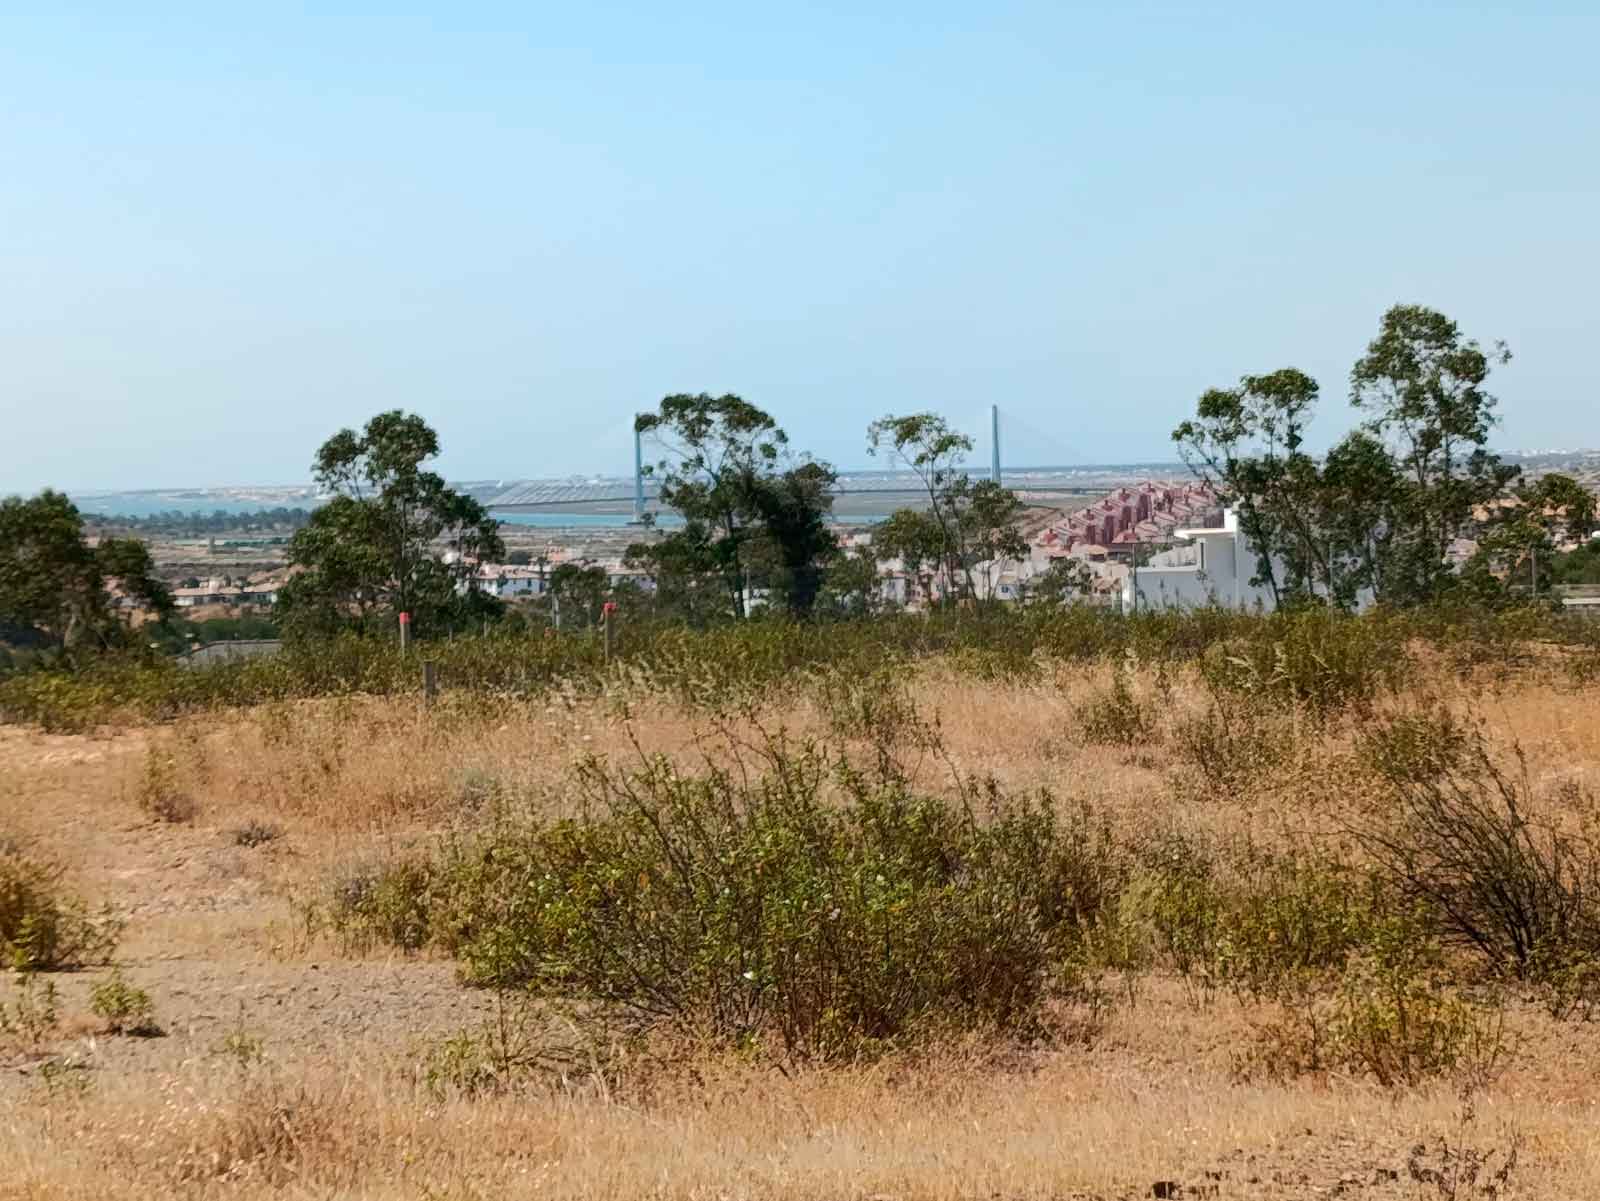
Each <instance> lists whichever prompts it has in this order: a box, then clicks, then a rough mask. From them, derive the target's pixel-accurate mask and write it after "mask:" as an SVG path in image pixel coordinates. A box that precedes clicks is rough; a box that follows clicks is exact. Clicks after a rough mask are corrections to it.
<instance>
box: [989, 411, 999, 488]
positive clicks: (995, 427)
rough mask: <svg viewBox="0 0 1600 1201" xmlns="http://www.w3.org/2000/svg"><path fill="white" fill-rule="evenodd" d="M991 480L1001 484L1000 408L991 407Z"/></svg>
mask: <svg viewBox="0 0 1600 1201" xmlns="http://www.w3.org/2000/svg"><path fill="white" fill-rule="evenodd" d="M989 478H990V479H991V480H993V481H994V482H995V483H997V484H998V483H999V482H1000V406H999V405H990V406H989Z"/></svg>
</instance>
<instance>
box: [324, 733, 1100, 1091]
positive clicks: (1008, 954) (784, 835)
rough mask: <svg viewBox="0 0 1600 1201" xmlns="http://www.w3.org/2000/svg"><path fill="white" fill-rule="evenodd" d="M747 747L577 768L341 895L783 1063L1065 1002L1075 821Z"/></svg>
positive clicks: (1093, 875)
mask: <svg viewBox="0 0 1600 1201" xmlns="http://www.w3.org/2000/svg"><path fill="white" fill-rule="evenodd" d="M759 759H760V761H759V762H758V763H753V764H746V765H744V767H743V768H740V769H727V770H724V769H708V770H706V771H705V772H703V773H701V774H697V775H691V774H684V773H682V772H680V771H678V770H677V769H676V768H674V767H673V766H672V765H671V764H669V763H668V762H666V761H665V760H661V759H649V760H646V761H644V762H643V763H641V764H640V765H639V766H638V767H637V768H636V769H635V770H632V771H628V772H614V771H612V770H610V769H608V768H607V767H605V766H603V765H602V764H601V763H599V762H598V761H591V762H589V763H588V764H586V765H585V766H584V767H583V768H582V770H581V771H580V773H579V777H578V787H579V792H580V796H579V798H578V799H579V803H580V805H581V808H582V811H583V816H582V817H581V818H578V819H574V820H568V821H564V822H561V823H558V824H555V825H551V826H540V827H536V828H534V829H532V830H527V831H522V832H517V833H513V832H510V831H501V832H499V833H498V834H497V835H495V836H494V837H492V838H491V839H489V840H488V841H485V842H482V843H479V844H474V845H457V846H455V847H453V848H451V849H450V851H449V852H448V853H447V854H446V855H445V857H444V859H443V862H442V863H441V864H440V865H438V866H437V867H435V868H434V869H432V873H431V874H427V873H423V874H419V873H418V871H417V870H416V869H414V868H411V867H406V868H403V869H401V870H400V871H399V872H398V873H394V874H392V875H391V877H389V878H380V879H379V880H376V881H373V882H371V883H369V884H367V885H364V887H363V891H362V894H361V896H360V898H359V899H358V901H357V903H356V905H355V906H354V909H355V911H356V912H358V913H360V914H361V915H362V918H361V920H362V921H363V922H364V923H366V924H365V925H364V926H363V928H365V929H380V930H382V931H384V932H385V933H386V934H388V935H389V936H391V937H393V938H394V939H395V941H398V942H399V943H400V944H401V945H411V944H413V943H414V942H415V941H417V937H418V934H419V932H420V931H422V930H424V929H425V930H427V931H428V932H429V935H428V936H429V937H430V938H431V939H432V940H433V941H434V942H436V943H438V944H439V945H441V946H444V947H446V948H447V949H450V950H452V951H454V953H455V954H457V955H458V956H459V957H460V958H461V959H462V961H463V963H464V970H465V972H466V975H467V977H468V979H470V980H472V981H474V982H476V983H480V984H486V985H494V986H501V987H506V986H518V987H523V988H526V989H529V990H531V992H532V994H533V995H535V996H549V997H569V998H573V999H575V1000H577V1001H580V1002H582V1003H585V1004H588V1005H590V1006H593V1007H594V1009H593V1012H595V1013H601V1012H604V1013H607V1014H611V1015H620V1017H621V1018H622V1019H624V1020H625V1021H626V1022H627V1023H628V1024H630V1025H631V1026H632V1027H633V1028H635V1029H638V1030H645V1029H662V1028H665V1029H671V1030H676V1031H679V1032H682V1033H690V1034H694V1035H697V1036H701V1037H706V1038H709V1039H711V1040H713V1041H716V1042H720V1043H723V1044H726V1045H733V1046H759V1047H761V1048H763V1049H765V1050H767V1051H769V1052H770V1053H773V1054H777V1055H780V1056H783V1057H785V1058H821V1059H836V1058H840V1057H849V1056H854V1055H857V1054H861V1053H863V1052H867V1051H870V1050H872V1049H873V1048H877V1047H883V1046H887V1045H893V1044H896V1043H899V1042H902V1041H904V1040H907V1039H913V1038H915V1037H918V1036H919V1035H923V1034H928V1033H930V1032H934V1031H942V1030H971V1029H991V1030H1000V1031H1016V1030H1020V1029H1025V1028H1029V1027H1031V1026H1032V1025H1033V1024H1034V1023H1035V1022H1036V1021H1037V1020H1038V1018H1039V1016H1040V1013H1041V1007H1042V1006H1043V1005H1044V1003H1045V1002H1046V1001H1047V1000H1049V999H1050V998H1052V997H1060V996H1068V995H1073V993H1074V991H1075V989H1076V986H1077V983H1078V980H1079V969H1078V962H1079V953H1080V952H1081V950H1082V945H1083V940H1082V931H1083V930H1084V929H1085V928H1086V927H1087V926H1088V925H1089V924H1090V923H1092V922H1093V921H1094V920H1095V918H1096V917H1097V916H1098V915H1099V914H1100V913H1101V912H1102V911H1103V910H1105V909H1107V908H1108V907H1110V906H1112V905H1114V904H1115V902H1116V898H1117V894H1118V891H1119V889H1120V886H1121V884H1120V881H1121V877H1120V875H1119V872H1120V870H1121V869H1120V867H1119V864H1118V860H1117V855H1116V853H1115V851H1114V849H1113V848H1112V846H1111V844H1110V840H1109V837H1108V836H1107V835H1106V834H1105V832H1104V830H1103V828H1101V827H1099V826H1098V825H1097V824H1096V823H1095V822H1094V821H1093V819H1092V818H1091V817H1090V816H1089V815H1088V814H1087V813H1084V812H1083V811H1081V810H1077V811H1068V813H1067V814H1066V815H1065V816H1062V815H1059V814H1058V812H1057V809H1056V807H1055V805H1054V803H1053V802H1052V800H1051V799H1050V798H1049V797H1047V796H1039V797H1024V798H1013V797H1010V796H1007V795H1006V794H1004V793H1003V792H1001V791H1000V790H999V789H998V788H997V787H994V786H992V785H989V786H985V787H983V788H978V789H974V790H969V793H968V796H967V799H966V801H964V802H959V801H950V800H945V799H940V798H936V797H930V796H924V795H920V794H918V793H915V792H914V791H912V790H911V789H910V787H909V785H908V783H907V781H906V780H905V779H904V777H903V776H901V775H899V774H898V772H897V771H896V769H894V768H893V766H892V764H891V763H890V762H888V761H887V760H884V759H880V760H879V761H878V763H877V764H876V765H875V767H873V768H870V769H865V770H863V769H858V768H857V767H854V766H852V765H851V764H850V763H849V762H847V761H846V760H845V759H843V758H842V757H840V756H838V755H836V754H834V753H832V752H830V751H829V750H827V749H826V748H825V747H823V746H821V745H819V744H816V743H811V742H800V743H793V742H790V741H788V740H787V739H785V738H784V737H783V736H781V735H773V736H771V737H770V738H769V739H768V740H767V741H766V742H765V743H764V744H763V746H762V748H761V750H760V753H759ZM397 896H398V897H401V898H404V900H403V901H401V902H400V903H398V904H397V905H395V906H390V905H387V904H385V905H380V904H379V903H378V898H381V897H397ZM413 902H415V904H413ZM393 910H398V912H399V914H400V915H401V918H402V920H400V921H398V922H397V921H394V920H392V917H391V916H390V914H391V912H392V911H393ZM373 912H376V913H377V914H380V915H382V916H380V917H378V918H376V919H374V918H370V917H368V916H367V915H368V914H369V913H373Z"/></svg>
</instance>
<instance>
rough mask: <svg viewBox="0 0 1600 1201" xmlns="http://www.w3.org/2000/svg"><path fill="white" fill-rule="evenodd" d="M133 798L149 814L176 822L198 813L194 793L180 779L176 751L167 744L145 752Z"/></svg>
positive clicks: (192, 817)
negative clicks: (142, 766)
mask: <svg viewBox="0 0 1600 1201" xmlns="http://www.w3.org/2000/svg"><path fill="white" fill-rule="evenodd" d="M134 798H135V800H137V802H138V804H139V808H140V809H142V810H144V812H145V813H146V814H148V815H149V816H150V817H152V818H154V819H155V820H156V821H161V822H169V823H172V824H174V825H177V824H184V823H188V822H191V821H193V820H194V819H195V815H196V814H197V813H198V812H199V806H198V804H196V802H195V799H194V796H193V794H192V793H191V792H190V791H189V790H188V789H187V788H186V787H185V786H184V782H183V780H182V779H181V775H180V765H179V761H178V756H177V754H176V753H174V751H173V750H172V749H171V748H169V747H165V746H153V747H151V748H150V749H149V750H148V751H146V752H145V757H144V768H143V770H142V771H141V772H140V775H139V782H138V785H137V787H136V788H135V791H134Z"/></svg>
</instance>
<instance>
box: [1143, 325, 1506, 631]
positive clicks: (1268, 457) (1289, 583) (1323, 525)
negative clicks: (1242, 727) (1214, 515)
mask: <svg viewBox="0 0 1600 1201" xmlns="http://www.w3.org/2000/svg"><path fill="white" fill-rule="evenodd" d="M1509 357H1510V354H1509V352H1508V351H1507V350H1506V349H1505V347H1504V346H1503V345H1499V344H1497V345H1496V347H1495V349H1494V350H1493V351H1492V352H1485V351H1483V350H1482V349H1481V348H1480V347H1479V345H1478V344H1477V343H1476V342H1473V341H1471V340H1469V339H1465V338H1463V337H1462V335H1461V333H1460V330H1459V329H1458V328H1457V326H1456V324H1455V323H1454V322H1453V321H1451V320H1450V319H1449V318H1447V317H1445V316H1444V315H1443V314H1441V313H1437V312H1434V311H1433V310H1431V309H1427V308H1423V307H1421V306H1418V305H1396V306H1395V307H1394V308H1392V309H1390V310H1389V311H1388V312H1387V313H1386V314H1384V317H1383V319H1382V321H1381V323H1380V326H1379V331H1378V335H1377V337H1375V338H1374V339H1373V340H1372V342H1371V344H1370V345H1369V346H1368V347H1367V349H1366V352H1365V353H1364V354H1363V355H1362V356H1361V358H1359V359H1358V360H1357V361H1356V364H1355V366H1354V367H1353V368H1352V369H1351V373H1350V381H1351V383H1350V399H1351V403H1352V404H1353V405H1355V407H1356V408H1357V410H1358V411H1359V412H1362V413H1364V414H1366V415H1367V419H1366V420H1365V421H1364V422H1363V423H1362V424H1361V425H1360V427H1359V428H1357V429H1355V430H1352V431H1351V432H1350V433H1349V434H1347V435H1346V436H1345V437H1344V438H1343V439H1341V440H1340V441H1339V442H1337V443H1336V444H1335V445H1334V446H1333V447H1331V448H1330V449H1329V451H1328V452H1327V454H1326V455H1324V456H1323V457H1322V458H1321V460H1320V461H1319V460H1318V459H1317V458H1315V457H1313V456H1312V455H1311V454H1310V453H1308V452H1307V451H1306V450H1305V449H1304V443H1305V431H1306V427H1307V426H1308V425H1309V423H1310V421H1311V418H1312V416H1313V414H1314V411H1315V406H1316V401H1317V393H1318V388H1317V384H1316V381H1315V380H1313V379H1311V378H1310V377H1309V376H1307V375H1306V374H1305V373H1304V372H1301V371H1299V370H1296V369H1295V368H1293V367H1285V368H1282V369H1280V370H1278V371H1274V372H1272V373H1270V374H1267V375H1257V376H1245V377H1244V378H1243V379H1242V380H1240V382H1239V384H1238V385H1237V386H1236V387H1234V388H1228V389H1213V390H1211V391H1208V392H1206V393H1205V394H1204V395H1203V396H1201V397H1200V401H1199V404H1198V405H1197V407H1196V415H1195V417H1194V418H1193V419H1192V420H1189V421H1185V422H1183V423H1182V424H1181V425H1179V426H1178V428H1177V429H1176V430H1174V431H1173V435H1172V436H1173V439H1174V440H1175V441H1176V442H1177V443H1178V444H1179V447H1180V451H1181V453H1182V454H1183V456H1184V459H1185V460H1186V461H1187V462H1188V463H1189V464H1190V466H1191V467H1192V468H1193V469H1194V471H1195V472H1196V474H1197V475H1199V476H1200V477H1201V478H1202V479H1204V480H1206V481H1207V482H1208V483H1210V484H1211V485H1212V487H1213V488H1214V489H1215V490H1216V492H1217V494H1218V495H1219V497H1220V498H1221V499H1222V501H1223V503H1225V504H1228V505H1231V506H1233V507H1234V508H1235V510H1236V511H1237V513H1238V519H1239V528H1240V531H1241V533H1243V534H1244V535H1245V536H1246V537H1247V538H1248V539H1249V540H1250V542H1251V544H1252V545H1253V546H1254V547H1255V548H1257V550H1258V551H1259V552H1260V557H1259V560H1258V563H1259V567H1258V575H1257V578H1256V579H1255V580H1254V581H1253V582H1254V583H1256V584H1257V585H1260V586H1265V587H1267V588H1268V589H1269V590H1270V591H1271V593H1272V595H1273V598H1274V601H1275V602H1276V603H1277V604H1280V605H1291V604H1296V603H1332V604H1336V605H1339V606H1342V607H1350V606H1351V605H1353V604H1355V603H1356V601H1357V599H1358V598H1359V597H1361V596H1363V595H1369V596H1371V597H1373V598H1375V599H1377V600H1380V601H1384V602H1386V603H1389V604H1397V605H1404V604H1413V603H1419V602H1423V601H1427V600H1432V599H1436V598H1438V597H1439V596H1441V595H1443V594H1445V593H1446V592H1448V591H1450V590H1451V589H1453V588H1456V587H1458V586H1460V584H1461V583H1462V578H1461V576H1460V575H1459V574H1458V573H1457V571H1456V570H1455V567H1454V565H1453V564H1452V562H1451V560H1450V549H1451V544H1452V542H1453V541H1454V540H1455V539H1456V538H1458V537H1460V536H1461V535H1462V534H1463V532H1464V531H1465V530H1466V529H1467V528H1468V527H1469V524H1470V523H1471V520H1472V517H1473V514H1474V512H1475V511H1476V510H1477V509H1478V508H1480V507H1481V506H1483V505H1485V504H1487V503H1489V502H1492V501H1493V500H1494V499H1495V498H1496V497H1498V496H1500V495H1502V494H1503V493H1504V491H1505V489H1506V487H1507V486H1508V485H1509V484H1510V483H1511V482H1512V481H1513V480H1515V478H1516V476H1517V470H1516V469H1515V468H1514V467H1510V466H1508V465H1506V464H1504V463H1502V462H1501V461H1500V459H1499V458H1498V457H1497V456H1496V455H1494V454H1493V453H1492V452H1491V451H1489V449H1488V439H1489V434H1490V431H1491V430H1492V428H1493V426H1494V422H1495V416H1494V407H1495V401H1494V398H1493V397H1492V396H1490V395H1489V394H1488V393H1487V392H1486V391H1484V388H1483V384H1484V381H1485V380H1486V379H1487V378H1488V375H1489V372H1490V370H1491V369H1492V367H1493V365H1494V364H1495V363H1497V362H1505V361H1506V360H1507V359H1509Z"/></svg>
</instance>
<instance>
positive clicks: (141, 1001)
mask: <svg viewBox="0 0 1600 1201" xmlns="http://www.w3.org/2000/svg"><path fill="white" fill-rule="evenodd" d="M89 1010H90V1012H91V1013H93V1014H94V1015H95V1016H96V1017H97V1018H100V1019H101V1020H102V1021H104V1022H105V1024H106V1033H107V1034H133V1035H138V1036H139V1037H142V1038H145V1037H151V1036H153V1035H158V1034H160V1033H161V1027H160V1026H158V1025H156V1021H155V1004H154V1003H153V1002H152V1001H151V1000H150V994H149V993H147V992H145V990H144V989H142V988H136V987H135V986H134V985H132V984H129V983H128V982H127V980H125V979H124V978H123V976H122V973H121V972H120V971H116V972H112V973H111V975H109V976H107V977H106V978H105V979H104V980H100V981H98V982H96V984H95V986H94V988H92V989H91V990H90V992H89Z"/></svg>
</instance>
